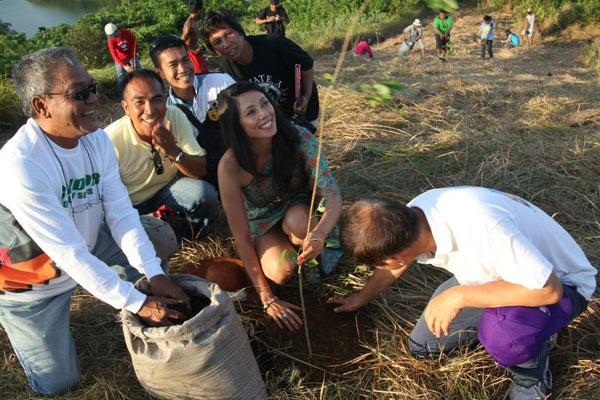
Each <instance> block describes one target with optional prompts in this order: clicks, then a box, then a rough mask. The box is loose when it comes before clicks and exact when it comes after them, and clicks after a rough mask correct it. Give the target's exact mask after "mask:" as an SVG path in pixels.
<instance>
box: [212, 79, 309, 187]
mask: <svg viewBox="0 0 600 400" xmlns="http://www.w3.org/2000/svg"><path fill="white" fill-rule="evenodd" d="M253 90H256V91H257V92H260V93H262V94H264V95H265V96H266V98H267V99H268V100H269V102H270V103H271V105H272V106H273V108H274V109H275V123H276V124H277V133H276V134H275V136H273V140H272V148H273V151H272V153H273V176H274V179H275V182H276V184H277V186H278V189H279V190H283V191H286V190H289V183H290V181H291V179H292V175H293V172H294V168H295V166H296V160H297V158H298V156H297V148H298V143H297V142H298V139H297V134H296V128H294V126H293V125H292V124H291V123H290V121H289V119H288V118H287V117H286V116H285V114H284V113H283V112H282V111H281V110H280V108H279V106H278V105H277V102H276V101H275V100H273V99H272V98H271V96H269V94H268V93H267V92H266V91H265V90H264V89H263V88H262V87H261V86H259V85H257V84H256V83H253V82H249V81H240V82H236V83H234V84H232V85H231V86H229V87H228V88H226V89H224V90H222V91H221V92H220V93H219V95H218V97H217V103H218V108H219V125H220V127H221V136H222V137H223V142H224V144H225V147H226V148H231V149H232V150H233V154H234V155H235V158H236V160H237V162H238V164H239V165H240V167H242V168H243V169H244V170H246V171H248V172H249V173H250V174H252V175H254V176H262V174H261V172H260V171H259V170H258V168H257V165H256V155H255V154H254V153H252V151H251V147H250V144H249V142H248V136H247V135H246V132H245V131H244V128H243V127H242V125H241V123H240V111H239V107H238V103H237V97H238V96H240V95H242V94H244V93H246V92H250V91H253Z"/></svg>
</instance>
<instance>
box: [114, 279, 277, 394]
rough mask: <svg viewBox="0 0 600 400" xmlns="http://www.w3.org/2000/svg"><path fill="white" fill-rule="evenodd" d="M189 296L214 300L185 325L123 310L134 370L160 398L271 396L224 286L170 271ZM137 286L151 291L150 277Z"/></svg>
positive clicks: (175, 281)
mask: <svg viewBox="0 0 600 400" xmlns="http://www.w3.org/2000/svg"><path fill="white" fill-rule="evenodd" d="M170 279H171V281H173V282H174V283H175V284H177V285H178V286H179V287H180V288H182V289H183V290H184V291H185V292H186V293H187V294H188V295H189V296H190V297H194V296H198V295H204V296H206V297H207V298H209V299H210V304H209V305H208V306H207V307H205V308H204V309H202V310H201V311H200V312H199V313H198V314H196V315H195V316H194V317H192V318H190V319H189V320H187V321H185V322H184V323H183V324H181V325H174V326H165V327H147V326H145V325H143V324H142V323H141V322H140V321H139V319H138V318H137V316H136V315H134V314H133V313H131V312H129V311H127V310H122V311H121V321H122V323H123V334H124V335H125V343H126V344H127V349H128V350H129V354H130V355H131V360H132V362H133V368H134V370H135V374H136V376H137V378H138V380H139V381H140V383H141V384H142V386H143V387H144V389H146V391H147V392H148V393H150V394H151V395H152V396H155V397H158V398H161V399H169V400H171V399H179V400H184V399H185V400H191V399H202V400H204V399H206V400H236V399H237V400H246V399H247V400H257V399H264V398H266V397H267V395H266V390H265V385H264V382H263V380H262V377H261V375H260V371H259V369H258V365H257V363H256V359H255V358H254V354H253V353H252V349H251V348H250V343H249V341H248V336H247V335H246V332H245V330H244V328H243V326H242V324H241V322H240V320H239V318H238V315H237V313H236V311H235V307H234V306H233V304H232V302H231V300H230V299H229V297H228V296H227V294H226V293H225V292H223V291H222V290H221V289H219V286H218V285H216V284H214V283H210V282H207V281H205V280H204V279H202V278H199V277H196V276H192V275H171V276H170ZM136 287H137V288H138V289H139V290H141V291H142V292H146V293H148V291H149V285H148V281H147V280H146V279H145V278H144V279H140V280H139V281H138V282H137V283H136Z"/></svg>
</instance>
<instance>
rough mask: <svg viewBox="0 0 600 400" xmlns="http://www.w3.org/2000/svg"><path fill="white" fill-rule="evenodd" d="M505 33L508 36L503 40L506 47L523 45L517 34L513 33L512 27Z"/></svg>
mask: <svg viewBox="0 0 600 400" xmlns="http://www.w3.org/2000/svg"><path fill="white" fill-rule="evenodd" d="M504 33H505V34H506V38H505V39H504V40H502V43H505V44H506V47H508V48H509V49H512V48H513V47H517V46H520V45H521V39H519V37H518V36H517V35H515V34H514V33H512V32H511V31H510V29H507V30H506V31H505V32H504Z"/></svg>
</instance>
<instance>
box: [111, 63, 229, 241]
mask: <svg viewBox="0 0 600 400" xmlns="http://www.w3.org/2000/svg"><path fill="white" fill-rule="evenodd" d="M121 105H122V107H123V109H124V111H125V116H123V117H122V118H120V119H119V120H117V121H115V122H113V123H112V124H110V125H109V126H107V127H106V128H105V131H106V132H107V133H108V136H109V138H110V140H111V142H112V143H113V146H114V148H115V152H116V155H117V160H118V162H119V174H120V176H121V180H122V181H123V183H124V184H125V187H126V188H127V191H128V192H129V197H130V199H131V202H132V203H133V206H134V207H135V208H136V209H137V210H138V212H139V213H140V214H148V213H152V212H155V211H156V210H157V209H158V208H159V207H161V206H162V205H167V206H169V207H171V208H172V209H174V210H175V211H176V213H177V214H180V215H183V216H185V217H186V219H187V220H188V222H189V224H186V226H185V227H184V228H183V231H180V232H176V233H177V234H178V236H180V237H185V238H188V239H193V238H197V237H201V236H203V235H205V234H206V227H207V225H208V222H209V221H210V219H211V218H212V216H213V214H214V212H215V210H216V208H217V204H218V195H217V191H216V189H215V188H214V186H213V185H211V184H210V183H208V182H207V181H205V180H204V179H203V178H204V177H205V176H206V156H205V151H204V149H202V148H201V147H200V145H199V144H198V142H197V141H196V139H195V138H194V136H193V133H192V127H191V125H190V123H189V122H188V120H187V118H186V116H185V114H184V113H183V112H182V111H180V110H179V109H177V108H176V107H169V106H167V105H166V97H165V94H164V90H163V81H162V79H161V78H160V76H159V75H158V74H157V73H156V72H154V71H150V70H146V69H142V70H136V71H134V72H132V73H130V74H129V75H127V77H126V78H125V81H124V84H123V101H122V102H121Z"/></svg>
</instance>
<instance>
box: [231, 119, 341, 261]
mask: <svg viewBox="0 0 600 400" xmlns="http://www.w3.org/2000/svg"><path fill="white" fill-rule="evenodd" d="M294 127H295V128H296V130H297V133H298V136H299V138H300V142H299V145H298V151H299V153H298V159H297V160H296V166H295V167H294V172H293V175H292V179H291V182H290V188H291V189H292V190H291V191H289V192H287V193H280V192H279V190H278V188H277V184H276V183H275V180H274V177H273V174H272V169H273V159H272V158H270V159H269V160H267V162H266V163H265V165H264V167H263V169H262V171H261V174H262V175H263V176H258V177H255V178H254V179H253V180H252V182H250V183H249V184H248V185H246V186H244V187H243V188H242V194H243V196H244V205H245V207H246V215H247V216H248V221H249V223H250V235H251V237H252V240H256V239H257V238H258V237H260V236H262V235H264V234H265V233H266V232H267V231H268V230H269V229H271V228H272V227H273V226H275V225H277V223H279V221H281V220H282V219H283V217H284V216H285V213H286V211H287V210H288V209H289V208H290V207H291V206H293V205H295V204H306V205H309V204H310V199H311V193H312V189H313V185H314V182H315V179H316V180H317V198H318V199H319V200H320V201H321V203H322V204H323V205H325V204H327V200H328V199H329V198H330V197H331V196H334V195H337V194H339V193H340V190H339V188H338V186H337V183H336V182H335V179H334V177H333V175H332V174H331V171H330V170H329V167H328V166H327V161H326V160H325V157H323V156H321V162H320V166H319V176H318V177H317V176H316V172H317V171H316V167H317V153H318V143H317V141H316V139H315V138H314V137H313V135H312V134H311V133H310V132H309V131H308V130H306V129H305V128H302V127H298V126H296V125H294ZM338 235H339V230H338V227H337V225H336V227H335V228H334V229H332V231H331V233H330V234H329V236H328V237H327V239H326V241H328V242H330V243H335V244H337V243H338ZM332 253H335V254H332ZM341 255H342V253H341V250H339V247H338V250H334V248H331V247H324V248H323V252H322V253H321V265H322V268H323V270H324V272H326V273H329V272H331V270H332V269H333V267H334V266H335V264H336V263H337V261H338V260H339V259H340V258H341ZM332 263H333V265H331V266H329V264H332Z"/></svg>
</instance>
